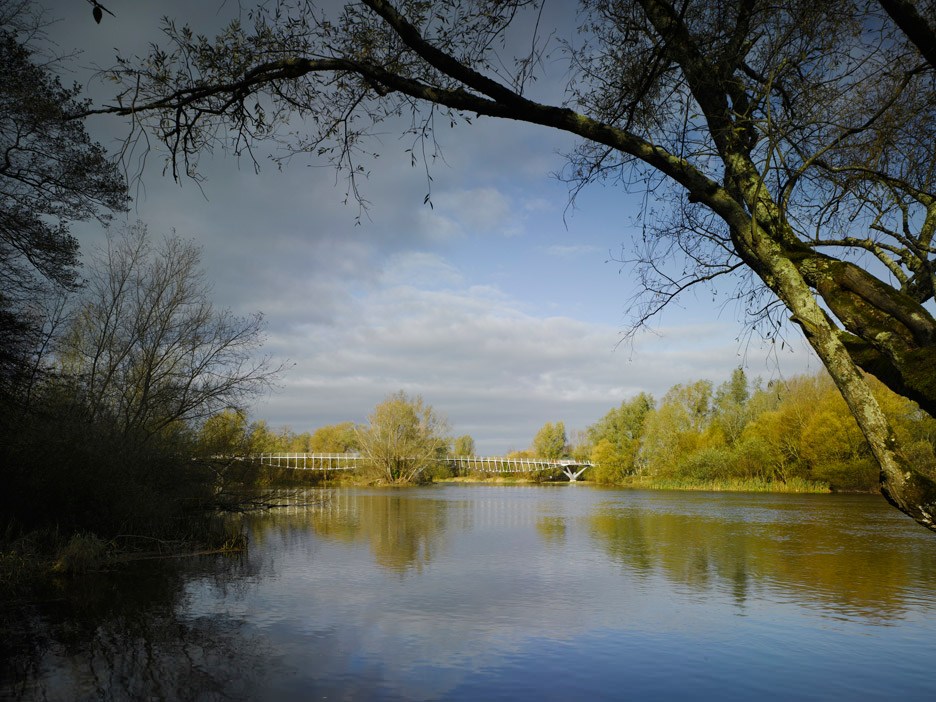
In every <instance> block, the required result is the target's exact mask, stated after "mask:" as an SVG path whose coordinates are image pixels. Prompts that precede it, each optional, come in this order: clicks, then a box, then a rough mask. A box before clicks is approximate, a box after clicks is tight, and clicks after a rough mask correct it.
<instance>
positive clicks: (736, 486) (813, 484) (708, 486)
mask: <svg viewBox="0 0 936 702" xmlns="http://www.w3.org/2000/svg"><path fill="white" fill-rule="evenodd" d="M434 482H437V483H457V484H463V485H464V484H471V483H477V484H482V485H487V484H491V485H498V484H507V485H514V484H541V483H542V482H543V481H537V480H533V479H531V478H510V477H503V476H497V477H491V478H483V477H478V476H459V477H455V478H442V479H437V480H435V481H434ZM578 482H580V483H582V484H583V485H597V483H593V482H591V481H589V480H582V479H580V480H579V481H578ZM607 487H620V488H632V489H636V490H683V491H693V492H760V493H779V494H830V493H831V492H832V490H831V488H830V487H829V484H828V483H824V482H818V481H813V480H803V479H801V478H793V479H791V480H788V481H786V482H781V481H779V480H763V479H760V478H749V479H742V478H731V479H725V480H686V479H666V478H656V477H652V476H641V475H633V476H629V477H628V478H627V480H626V481H625V482H623V483H615V484H613V485H608V486H607Z"/></svg>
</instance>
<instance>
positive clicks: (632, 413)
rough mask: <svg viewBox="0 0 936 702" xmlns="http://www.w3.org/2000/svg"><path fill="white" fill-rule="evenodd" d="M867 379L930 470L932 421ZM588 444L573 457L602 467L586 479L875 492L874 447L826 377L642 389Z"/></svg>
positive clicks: (901, 437)
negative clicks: (660, 391) (657, 391)
mask: <svg viewBox="0 0 936 702" xmlns="http://www.w3.org/2000/svg"><path fill="white" fill-rule="evenodd" d="M870 382H871V385H872V388H873V390H874V393H875V395H876V397H877V401H878V402H879V403H880V405H881V406H882V408H883V409H884V411H885V413H886V414H887V415H888V418H889V420H890V421H891V422H892V423H893V426H894V429H895V432H896V433H897V437H898V441H899V442H900V445H901V447H902V450H903V451H904V452H905V454H906V457H907V460H911V461H913V462H914V465H916V466H917V470H920V471H922V472H924V473H929V474H933V473H936V455H934V448H936V420H934V419H933V418H932V417H930V416H929V415H928V414H927V413H925V412H922V411H921V410H920V408H919V407H918V406H917V405H916V404H915V403H914V402H912V401H911V400H907V399H906V398H903V397H901V396H899V395H896V394H894V393H892V392H891V391H889V390H887V389H886V388H885V387H884V386H883V385H882V384H880V383H877V382H875V381H873V380H871V381H870ZM584 439H585V440H584V442H583V443H582V444H581V445H579V446H576V447H575V451H576V452H578V454H579V455H587V456H589V457H590V458H591V460H592V461H594V462H595V463H596V464H598V466H597V467H596V468H594V469H592V471H591V475H590V478H591V479H593V480H596V481H598V482H602V483H609V484H615V483H626V482H628V481H633V480H634V479H635V478H643V479H648V478H649V479H652V480H655V481H660V482H670V483H672V484H674V485H679V484H691V483H703V484H704V483H716V484H717V483H730V482H731V481H746V482H747V483H748V484H761V485H764V484H769V483H774V484H775V485H776V486H777V487H780V486H782V485H788V484H791V483H795V482H804V481H805V482H818V483H823V484H827V485H828V486H829V487H830V488H831V489H833V490H861V491H873V490H877V489H878V487H879V476H878V472H879V468H878V466H877V463H876V462H875V460H874V457H873V455H872V454H871V451H870V448H869V446H868V444H867V442H866V441H865V439H864V437H863V436H862V434H861V432H860V430H859V429H858V426H857V423H856V422H855V420H854V418H853V417H852V416H851V413H850V412H849V410H848V408H847V406H846V405H845V402H844V400H842V397H841V394H839V393H838V392H837V391H836V388H835V386H834V384H833V383H832V381H831V379H830V378H829V377H828V375H827V374H825V373H818V374H816V375H812V376H795V377H792V378H789V379H786V380H774V381H771V382H770V383H768V384H767V385H764V384H763V383H762V382H760V381H759V380H758V381H755V382H753V383H750V382H749V380H748V378H747V377H746V375H745V373H744V371H743V370H741V369H740V368H739V369H736V370H735V371H734V372H733V373H732V375H731V377H730V378H729V379H728V380H727V381H725V382H724V383H722V384H721V385H719V386H717V387H713V385H712V383H711V382H709V381H707V380H699V381H695V382H691V383H686V384H679V385H675V386H673V387H672V388H670V390H669V391H668V392H667V393H666V394H665V395H664V396H663V397H662V399H661V400H660V401H659V402H655V401H654V400H653V398H652V397H650V396H649V395H646V394H643V393H642V394H640V395H637V396H636V397H634V398H632V399H630V400H627V401H625V402H623V403H622V404H621V405H620V406H619V407H616V408H614V409H612V410H610V411H609V412H608V413H607V414H606V415H605V416H604V417H602V418H601V420H599V421H598V422H596V423H595V424H593V425H591V426H590V427H588V430H587V431H586V432H585V437H584Z"/></svg>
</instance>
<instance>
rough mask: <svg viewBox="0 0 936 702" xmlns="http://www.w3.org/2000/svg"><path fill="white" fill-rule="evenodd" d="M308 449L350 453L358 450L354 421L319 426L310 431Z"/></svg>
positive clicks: (322, 451) (317, 451) (356, 430)
mask: <svg viewBox="0 0 936 702" xmlns="http://www.w3.org/2000/svg"><path fill="white" fill-rule="evenodd" d="M309 450H310V451H311V452H313V453H350V452H352V451H357V450H358V429H357V427H355V426H354V422H341V423H339V424H329V425H326V426H324V427H319V428H318V429H316V430H315V431H314V432H313V433H312V437H311V439H310V440H309Z"/></svg>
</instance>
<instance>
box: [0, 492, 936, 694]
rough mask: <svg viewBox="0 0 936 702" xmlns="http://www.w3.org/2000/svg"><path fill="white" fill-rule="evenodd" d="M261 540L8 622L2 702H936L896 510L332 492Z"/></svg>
mask: <svg viewBox="0 0 936 702" xmlns="http://www.w3.org/2000/svg"><path fill="white" fill-rule="evenodd" d="M247 525H248V527H249V530H250V534H251V546H250V552H249V554H248V555H247V556H245V557H243V558H240V559H234V560H231V559H199V560H191V561H182V562H178V563H173V564H166V563H154V564H150V565H141V566H140V567H138V568H136V569H135V570H134V571H128V572H125V573H121V574H111V575H99V576H95V577H89V578H86V579H82V580H75V581H72V582H71V584H70V585H67V586H63V587H62V588H60V589H57V590H54V591H50V592H48V593H41V595H40V596H38V597H37V598H36V601H35V602H33V603H31V604H26V605H22V606H19V607H7V608H4V609H0V616H2V617H4V619H3V621H2V622H0V625H2V627H3V634H4V635H3V636H2V637H0V639H2V640H0V660H2V663H0V665H2V669H0V698H2V697H13V698H27V699H30V698H40V699H41V698H46V699H93V698H106V699H139V698H156V699H195V698H199V699H222V698H230V699H277V700H278V699H308V698H313V697H314V698H321V697H325V696H327V697H329V698H332V699H334V698H342V699H407V700H409V699H452V700H475V699H491V700H508V699H510V700H515V699H521V698H522V699H544V698H551V699H576V698H589V699H598V698H605V699H618V698H620V696H621V694H620V693H621V690H624V689H626V690H627V691H628V692H629V696H631V695H632V696H636V697H651V698H653V697H657V698H660V697H662V698H674V697H679V696H685V695H687V694H691V695H692V697H693V698H705V697H709V698H717V699H731V698H734V699H745V698H751V697H756V698H759V699H763V698H769V697H773V698H778V697H779V698H784V697H786V698H791V697H796V698H807V697H813V698H822V697H824V696H827V695H823V694H821V693H822V691H823V689H826V688H823V687H822V686H823V685H826V686H828V685H832V684H834V685H835V689H836V690H838V693H840V694H839V696H845V697H848V696H849V695H851V696H855V695H859V694H861V693H867V692H868V691H869V690H872V689H880V690H886V691H887V692H888V693H892V694H893V696H897V694H898V692H899V693H900V694H901V695H902V696H903V697H904V698H907V699H912V698H914V697H915V698H917V699H927V700H928V699H932V698H936V697H934V695H936V689H934V683H932V682H931V681H930V672H929V671H930V666H931V661H932V655H933V653H934V652H936V651H934V649H933V644H932V641H934V640H936V617H933V613H934V611H936V539H934V538H933V536H932V535H931V534H929V533H928V532H926V531H924V530H922V529H919V528H918V527H916V526H915V525H913V524H912V523H910V522H909V521H908V520H906V519H905V518H904V517H902V516H901V515H899V514H898V513H896V512H895V511H893V510H891V509H890V508H889V507H887V506H886V505H883V504H882V503H881V502H880V501H879V500H874V499H870V498H868V499H866V498H864V497H857V498H848V497H846V498H829V497H824V496H820V497H818V498H813V497H811V496H810V497H796V496H757V495H696V494H684V493H683V494H681V493H641V492H627V491H614V490H600V489H589V488H586V487H583V486H577V487H565V488H562V487H552V486H550V487H532V486H531V487H524V488H520V487H503V488H491V487H451V486H450V487H434V488H424V489H423V488H420V489H411V490H367V489H336V490H325V491H312V492H310V493H309V494H308V495H306V496H298V497H297V499H295V500H293V501H292V502H291V503H290V504H289V506H288V507H285V508H283V509H279V510H274V511H271V512H267V513H263V514H260V515H254V516H251V517H250V518H249V519H248V520H247ZM14 612H16V614H15V616H14V614H13V613H14ZM882 624H888V625H890V626H881V625H882ZM869 661H874V665H869ZM739 670H743V671H744V676H743V679H739V674H738V671H739ZM891 670H893V671H896V672H894V673H893V674H891V673H888V672H887V671H891ZM888 676H889V677H888ZM874 685H877V686H878V687H877V688H874V687H873V686H874ZM828 689H831V688H828ZM817 690H818V691H819V692H818V693H816V691H817ZM726 691H730V692H731V693H732V694H725V692H726Z"/></svg>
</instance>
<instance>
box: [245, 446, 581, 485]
mask: <svg viewBox="0 0 936 702" xmlns="http://www.w3.org/2000/svg"><path fill="white" fill-rule="evenodd" d="M259 459H260V464H261V465H265V466H272V467H274V468H288V469H292V470H322V471H329V470H353V469H354V468H357V467H358V466H359V465H360V464H361V463H362V462H363V461H365V460H366V459H365V457H364V456H362V455H360V454H358V453H299V452H293V453H261V454H260V456H259ZM437 460H438V461H439V462H441V463H447V464H449V465H454V466H456V467H457V468H460V469H463V470H465V471H467V472H478V473H543V472H545V471H555V470H559V471H561V472H562V473H564V474H565V475H566V476H568V478H569V480H573V481H574V480H576V479H577V478H578V477H579V476H580V475H581V474H582V473H584V472H585V470H586V469H588V468H591V467H592V466H593V465H594V464H593V463H591V461H575V460H572V459H568V458H556V459H552V458H506V457H501V456H447V457H445V458H440V459H437Z"/></svg>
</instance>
